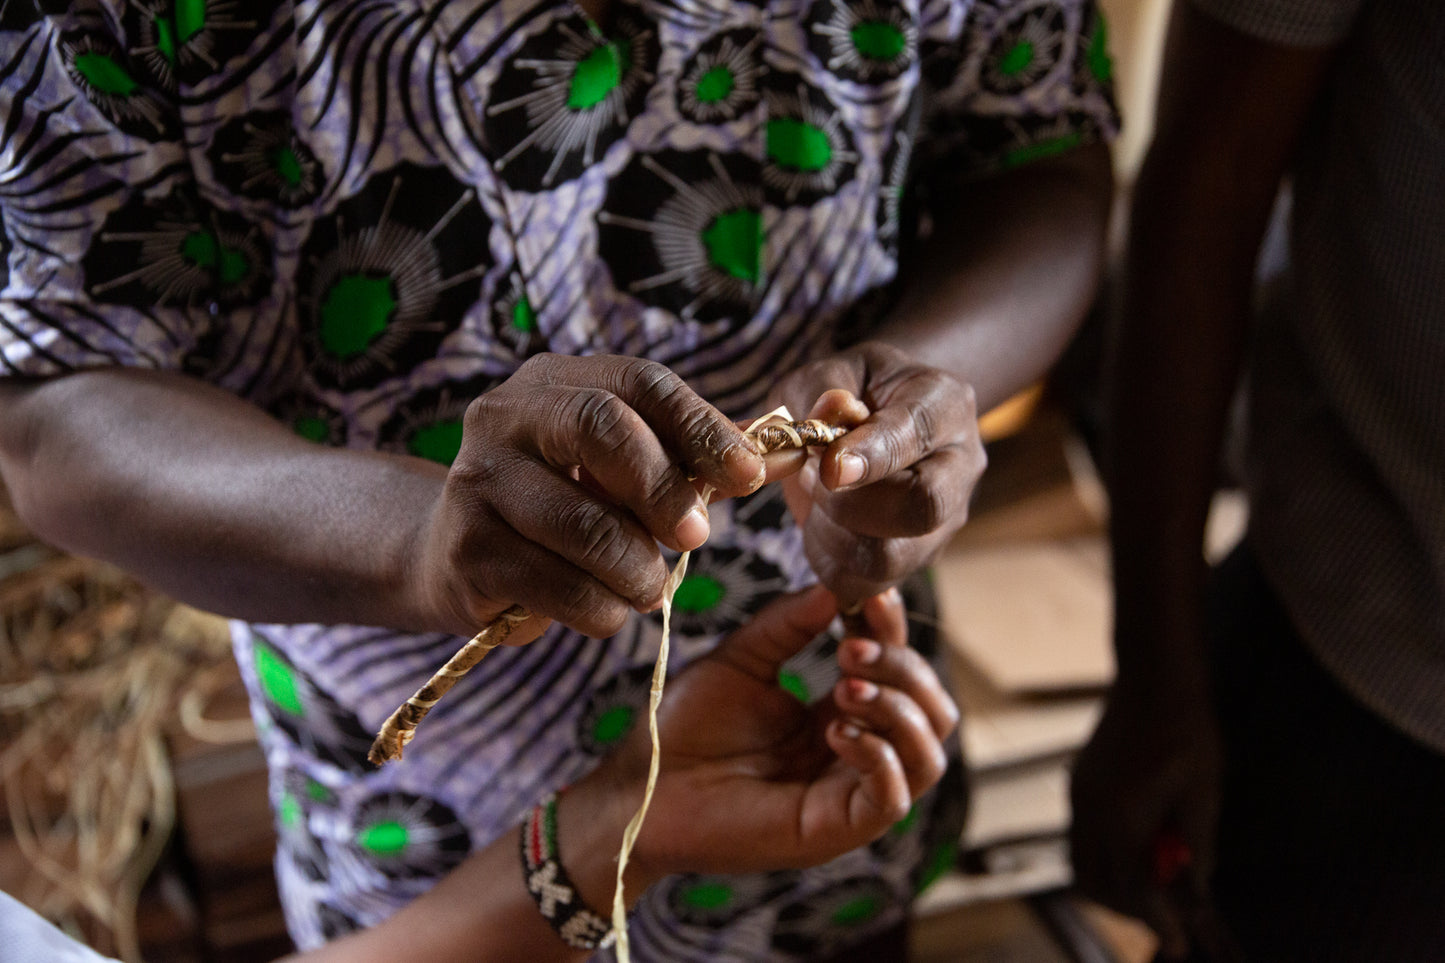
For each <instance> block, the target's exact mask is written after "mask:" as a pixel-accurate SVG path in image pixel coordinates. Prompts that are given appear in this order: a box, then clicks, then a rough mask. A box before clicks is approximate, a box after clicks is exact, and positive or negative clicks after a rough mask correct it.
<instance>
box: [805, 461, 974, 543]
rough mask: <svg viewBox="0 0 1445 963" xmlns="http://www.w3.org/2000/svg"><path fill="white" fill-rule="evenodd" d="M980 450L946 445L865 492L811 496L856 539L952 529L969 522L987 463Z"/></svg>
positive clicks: (825, 490) (822, 492) (823, 491)
mask: <svg viewBox="0 0 1445 963" xmlns="http://www.w3.org/2000/svg"><path fill="white" fill-rule="evenodd" d="M982 453H983V449H982V448H977V449H970V448H966V447H964V446H960V445H951V446H949V447H947V448H942V449H939V450H938V451H935V452H933V453H932V454H930V455H927V456H925V457H924V458H923V459H922V460H921V461H919V462H917V463H915V464H913V465H910V466H909V467H908V468H905V469H904V470H903V471H900V472H894V473H893V474H892V475H889V476H888V477H887V478H883V479H880V480H878V481H876V482H874V483H872V484H871V485H868V486H867V487H866V488H849V489H845V490H844V491H831V490H829V489H828V488H826V487H824V486H819V487H818V488H817V489H815V490H814V492H813V498H814V500H815V501H816V502H817V504H818V507H819V508H820V509H822V510H823V511H825V512H827V513H828V515H829V517H831V518H832V519H833V520H834V521H835V522H837V523H838V524H839V525H841V526H843V527H844V528H847V529H849V530H850V531H853V532H856V533H857V534H859V535H871V536H874V537H876V538H914V537H918V536H922V535H930V534H932V533H934V532H938V531H945V530H946V531H954V530H956V529H958V528H960V527H962V525H963V523H964V522H965V521H967V519H968V502H969V498H970V497H971V496H972V494H973V489H974V486H975V485H977V484H978V479H979V476H981V475H982V474H983V469H984V466H985V464H986V463H987V459H986V458H984V457H983V454H982Z"/></svg>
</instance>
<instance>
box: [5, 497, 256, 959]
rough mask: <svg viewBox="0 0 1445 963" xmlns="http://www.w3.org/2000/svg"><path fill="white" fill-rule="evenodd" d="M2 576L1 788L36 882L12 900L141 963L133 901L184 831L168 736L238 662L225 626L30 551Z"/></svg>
mask: <svg viewBox="0 0 1445 963" xmlns="http://www.w3.org/2000/svg"><path fill="white" fill-rule="evenodd" d="M0 515H4V512H3V509H0ZM6 523H7V524H10V525H12V526H13V521H10V520H8V519H6ZM0 570H3V571H4V573H5V578H4V581H3V582H0V785H3V787H4V792H3V794H4V805H5V809H6V812H7V814H8V816H9V822H10V828H11V831H12V832H13V833H14V836H15V842H16V845H17V846H18V848H19V849H20V852H21V854H22V855H23V856H24V857H25V859H26V861H27V862H28V863H29V865H30V868H31V870H32V872H31V874H30V876H29V878H28V879H27V880H26V882H25V884H24V888H23V890H22V891H21V892H19V893H17V894H16V895H17V896H19V897H20V898H21V899H22V900H23V901H24V902H26V903H28V904H29V905H31V906H32V907H34V908H35V909H36V910H37V911H38V912H40V913H41V914H42V915H43V916H46V917H48V918H49V919H51V920H52V921H54V922H56V923H57V924H59V925H60V926H62V927H63V928H65V929H67V930H69V931H70V932H72V933H74V934H76V935H78V936H80V937H82V938H84V939H86V940H87V941H89V942H90V943H91V944H92V945H94V946H96V947H97V948H99V949H101V950H102V951H103V952H109V953H113V954H116V955H118V956H120V957H121V958H122V959H124V960H127V961H139V960H140V959H141V953H140V944H139V938H138V934H137V927H136V904H137V900H138V898H139V896H140V892H141V887H142V886H143V885H144V883H145V881H146V878H147V877H148V876H149V875H150V872H151V870H152V868H153V867H154V866H155V864H156V863H157V861H158V860H159V859H160V856H161V854H162V851H163V850H164V848H165V846H166V843H167V841H168V840H169V838H170V835H171V832H172V830H173V828H174V826H175V817H176V808H175V787H174V783H173V781H172V777H171V769H170V765H169V760H168V756H167V751H166V746H165V738H164V737H165V733H166V732H167V731H168V730H169V729H170V728H171V723H172V720H173V719H174V718H175V711H176V707H177V705H178V704H179V703H182V702H184V701H186V700H187V699H188V698H189V699H190V701H191V702H193V703H198V699H197V697H196V696H195V695H190V696H188V693H189V692H190V691H191V689H192V688H193V686H195V685H196V684H197V681H198V680H203V679H206V678H208V676H207V675H206V673H208V672H211V671H213V669H214V667H215V666H217V665H224V664H225V663H226V662H227V661H228V660H229V659H230V645H229V639H228V635H227V633H226V631H225V626H224V623H221V622H220V621H219V620H214V619H212V618H211V617H209V616H202V615H200V614H199V613H195V612H193V611H192V610H189V609H185V608H183V607H180V606H177V605H176V604H174V603H172V602H170V601H168V600H166V599H162V598H160V597H158V596H156V595H154V594H152V593H150V592H148V591H146V590H145V589H144V588H142V587H141V586H140V585H139V584H137V583H136V582H134V581H133V580H131V579H129V578H127V577H126V576H124V575H123V574H121V573H120V572H118V571H116V570H115V569H112V568H109V567H107V566H103V565H100V564H97V563H93V562H89V561H84V560H81V559H75V558H70V557H66V556H61V555H57V554H55V553H54V552H51V551H49V550H48V549H45V548H44V547H43V546H38V545H35V544H33V543H31V544H27V545H22V546H20V547H11V548H9V549H8V550H6V551H5V552H3V553H0ZM198 673H199V674H198ZM197 717H198V718H199V710H197ZM197 735H198V736H199V737H201V738H204V737H205V735H206V734H205V733H198V734H197ZM236 738H246V739H250V738H254V733H253V732H252V731H251V730H250V728H249V726H248V727H247V731H246V732H245V733H244V735H242V734H240V733H238V732H232V733H229V734H228V739H229V740H234V739H236Z"/></svg>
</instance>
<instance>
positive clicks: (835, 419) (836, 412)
mask: <svg viewBox="0 0 1445 963" xmlns="http://www.w3.org/2000/svg"><path fill="white" fill-rule="evenodd" d="M869 414H870V412H869V411H868V406H867V405H865V404H864V403H863V401H862V399H860V398H859V397H858V396H857V395H855V394H853V392H851V391H848V390H847V389H845V388H830V389H828V390H827V391H825V392H823V393H822V394H821V395H819V396H818V400H817V401H816V402H814V403H813V407H812V408H811V409H809V411H808V417H809V418H817V419H818V420H819V421H825V422H827V423H828V424H830V425H839V426H841V427H843V428H857V427H858V426H859V425H861V424H863V422H865V421H867V420H868V415H869Z"/></svg>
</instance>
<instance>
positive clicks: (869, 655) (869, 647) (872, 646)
mask: <svg viewBox="0 0 1445 963" xmlns="http://www.w3.org/2000/svg"><path fill="white" fill-rule="evenodd" d="M882 654H883V646H881V645H879V644H878V643H877V642H874V641H873V640H872V639H856V640H855V641H854V642H853V657H854V658H856V659H857V660H858V661H859V663H861V664H862V665H872V664H873V663H874V662H877V661H878V657H879V656H881V655H882Z"/></svg>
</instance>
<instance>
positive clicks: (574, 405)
mask: <svg viewBox="0 0 1445 963" xmlns="http://www.w3.org/2000/svg"><path fill="white" fill-rule="evenodd" d="M569 404H570V407H571V409H572V410H571V412H570V420H571V421H572V423H573V424H574V425H575V426H576V430H577V432H578V434H579V436H580V437H582V438H586V439H591V440H592V441H595V442H597V443H598V444H601V445H606V446H612V447H616V446H620V445H622V444H625V443H626V439H627V436H628V435H629V434H630V431H629V430H628V428H629V426H628V425H627V415H628V413H629V410H628V407H627V405H625V404H624V403H623V402H622V399H620V398H618V397H617V396H616V395H614V394H612V392H610V391H603V390H601V389H600V388H591V389H586V390H583V391H579V392H577V394H575V395H573V396H572V399H571V401H570V403H569Z"/></svg>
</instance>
